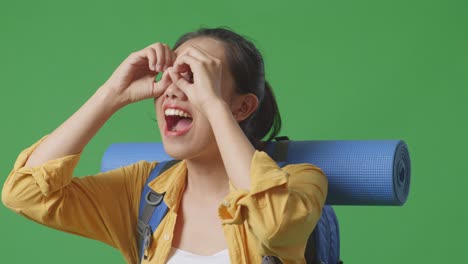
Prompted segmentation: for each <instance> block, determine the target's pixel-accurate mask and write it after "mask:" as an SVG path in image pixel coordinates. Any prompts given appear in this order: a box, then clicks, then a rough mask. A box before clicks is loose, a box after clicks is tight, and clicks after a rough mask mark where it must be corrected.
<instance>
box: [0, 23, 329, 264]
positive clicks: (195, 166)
mask: <svg viewBox="0 0 468 264" xmlns="http://www.w3.org/2000/svg"><path fill="white" fill-rule="evenodd" d="M159 72H163V75H162V77H161V79H160V80H159V81H155V76H156V75H157V74H158V73H159ZM147 98H154V107H155V110H156V116H157V120H158V125H159V129H160V131H161V137H162V141H163V144H164V148H165V150H166V152H167V153H168V154H169V155H171V156H172V157H174V158H175V159H179V160H182V161H181V162H179V163H178V164H177V165H175V166H173V167H172V168H170V169H169V170H167V171H166V172H164V173H163V174H161V175H160V176H159V177H158V178H156V179H155V180H154V181H152V182H150V183H149V184H148V185H149V186H150V188H152V189H153V190H154V191H156V192H158V193H164V192H165V193H166V195H165V196H164V202H165V203H166V204H167V206H168V208H169V211H168V213H167V215H166V216H165V218H164V219H163V221H162V222H161V224H160V225H159V226H158V228H157V229H156V230H155V232H154V233H153V241H152V243H151V245H150V247H149V249H148V250H147V251H146V252H145V256H144V258H142V259H141V263H171V264H175V263H260V262H261V260H262V256H277V257H278V258H279V259H280V260H281V261H282V262H283V263H305V261H304V249H305V245H306V242H307V238H308V236H309V234H310V233H311V232H312V231H313V229H314V227H315V225H316V223H317V221H318V219H319V217H320V214H321V211H322V207H323V205H324V203H325V198H326V195H327V187H328V182H327V178H326V177H325V175H324V174H323V172H322V171H321V170H320V169H319V168H317V167H315V166H313V165H311V164H295V165H288V166H285V167H283V168H279V167H278V165H277V164H276V163H275V162H274V161H273V160H272V159H271V158H270V157H269V156H268V155H267V154H266V153H265V152H263V151H262V144H261V140H262V139H263V138H264V137H265V136H267V135H269V138H268V140H271V139H272V138H274V137H275V136H276V135H277V134H278V132H279V130H280V126H281V119H280V116H279V112H278V107H277V105H276V102H275V99H274V96H273V93H272V91H271V87H270V86H269V85H268V83H267V82H266V80H265V74H264V65H263V59H262V56H261V55H260V53H259V51H258V50H257V49H256V48H255V46H254V45H253V44H252V43H251V42H249V41H248V40H246V39H244V38H243V37H241V36H240V35H238V34H236V33H234V32H232V31H230V30H228V29H223V28H215V29H200V30H198V31H195V32H191V33H188V34H185V35H184V36H182V37H181V38H180V39H179V40H178V41H177V42H176V44H175V46H174V48H173V50H171V49H170V48H169V46H168V45H166V44H161V43H156V44H153V45H150V46H148V47H146V48H144V49H142V50H140V51H136V52H133V53H131V54H130V55H129V56H128V57H127V58H126V59H125V60H124V61H123V62H122V63H121V65H119V67H118V68H117V69H116V70H115V72H114V73H113V74H112V76H111V77H110V78H109V79H108V80H107V81H106V82H105V83H104V84H103V85H102V86H101V87H100V88H99V89H98V90H97V91H96V93H95V94H94V95H93V96H92V97H91V98H90V99H89V100H88V101H87V102H86V103H85V104H84V105H83V106H82V107H81V108H80V109H79V110H78V111H77V112H76V113H74V114H73V115H72V116H71V117H70V118H69V119H68V120H67V121H66V122H64V123H63V124H62V125H61V126H59V127H58V128H57V129H55V131H53V132H52V133H51V134H50V135H48V136H46V137H44V138H42V139H41V140H40V141H39V142H37V143H35V144H34V145H32V146H31V147H29V148H28V149H26V150H24V151H23V152H22V153H21V154H20V156H19V157H18V159H17V161H16V163H15V165H14V168H13V171H12V172H11V173H10V175H9V176H8V179H7V181H6V182H5V184H4V187H3V191H2V200H3V203H4V204H5V205H6V206H7V207H9V208H11V209H12V210H13V211H15V212H17V213H19V214H22V215H24V216H26V217H28V218H30V219H32V220H34V221H36V222H39V223H41V224H44V225H47V226H50V227H53V228H56V229H59V230H63V231H66V232H70V233H73V234H78V235H81V236H85V237H89V238H92V239H97V240H100V241H102V242H104V243H107V244H109V245H111V246H113V247H115V248H117V249H118V250H120V251H121V252H122V254H123V256H124V257H125V259H126V261H127V262H128V263H138V262H139V261H140V256H139V252H138V248H137V241H138V234H137V230H136V226H137V220H138V207H139V200H140V196H141V192H142V188H143V186H144V184H145V180H146V179H147V177H148V175H149V173H150V171H151V170H152V169H153V168H154V167H155V166H156V162H146V161H141V162H138V163H135V164H132V165H130V166H126V167H122V168H119V169H116V170H113V171H109V172H105V173H100V174H98V175H94V176H86V177H79V178H77V177H72V174H73V170H74V168H75V166H76V164H77V163H78V160H79V157H80V154H81V152H82V150H83V148H84V147H85V146H86V144H87V143H88V142H89V141H90V140H91V138H92V137H93V136H94V135H95V134H96V133H97V131H98V130H99V129H100V128H101V126H102V125H103V124H104V123H105V122H106V121H107V120H108V119H109V117H111V116H112V115H113V114H114V113H115V112H117V111H118V110H119V109H120V108H122V107H124V106H126V105H128V104H131V103H134V102H137V101H140V100H143V99H147Z"/></svg>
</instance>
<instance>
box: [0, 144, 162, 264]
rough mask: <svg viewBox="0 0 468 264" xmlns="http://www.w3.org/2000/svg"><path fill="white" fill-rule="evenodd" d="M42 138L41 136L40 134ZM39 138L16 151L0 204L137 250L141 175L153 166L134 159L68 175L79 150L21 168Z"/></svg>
mask: <svg viewBox="0 0 468 264" xmlns="http://www.w3.org/2000/svg"><path fill="white" fill-rule="evenodd" d="M44 138H45V137H44ZM44 138H42V139H41V140H39V141H38V142H36V143H35V144H34V145H32V146H31V147H29V148H27V149H25V150H24V151H22V152H21V154H20V155H19V156H18V158H17V160H16V162H15V164H14V167H13V170H12V171H11V173H10V174H9V176H8V178H7V180H6V182H5V183H4V186H3V190H2V201H3V203H4V204H5V205H6V206H7V207H8V208H10V209H11V210H13V211H14V212H16V213H18V214H21V215H23V216H25V217H27V218H29V219H32V220H34V221H36V222H38V223H40V224H43V225H46V226H49V227H52V228H55V229H59V230H62V231H66V232H69V233H73V234H77V235H81V236H84V237H88V238H91V239H96V240H99V241H102V242H104V243H107V244H109V245H111V246H113V247H115V248H118V249H125V250H124V251H125V252H128V255H127V256H125V257H126V259H127V260H130V259H136V258H137V257H138V252H137V249H136V245H135V243H134V242H135V241H137V240H136V239H137V234H136V228H135V226H136V221H137V219H138V217H137V214H138V204H139V198H140V192H141V189H142V187H143V185H144V182H145V180H146V177H142V175H145V176H147V175H149V172H150V171H151V169H152V168H154V166H155V165H156V163H155V162H152V163H150V162H144V161H141V162H138V163H135V164H132V165H129V166H126V167H121V168H118V169H115V170H111V171H107V172H104V173H99V174H96V175H92V176H91V175H90V176H84V177H73V171H74V169H75V167H76V165H77V164H78V161H79V159H80V155H81V153H78V154H75V155H69V156H65V157H61V158H58V159H54V160H50V161H47V162H45V163H44V164H42V165H39V166H34V167H25V166H24V165H25V163H26V161H27V160H28V158H29V156H30V155H31V153H32V152H33V151H34V150H35V149H36V148H37V146H38V145H39V144H40V143H41V142H42V141H43V140H44Z"/></svg>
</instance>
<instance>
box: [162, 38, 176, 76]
mask: <svg viewBox="0 0 468 264" xmlns="http://www.w3.org/2000/svg"><path fill="white" fill-rule="evenodd" d="M164 50H165V55H166V56H165V60H166V61H165V63H164V67H163V71H165V70H166V69H167V68H169V67H170V66H172V63H173V62H174V61H173V53H174V52H172V50H171V48H170V47H169V46H168V45H167V44H164Z"/></svg>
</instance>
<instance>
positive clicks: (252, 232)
mask: <svg viewBox="0 0 468 264" xmlns="http://www.w3.org/2000/svg"><path fill="white" fill-rule="evenodd" d="M42 140H43V139H42ZM42 140H40V141H38V142H36V143H35V144H34V145H33V146H31V147H30V148H27V149H25V150H24V151H23V152H22V153H21V154H20V155H19V157H18V159H17V160H16V162H15V165H14V168H13V171H12V172H11V173H10V175H9V176H8V179H7V180H6V182H5V184H4V186H3V191H2V201H3V203H4V204H5V205H6V206H7V207H9V208H10V209H12V210H13V211H15V212H16V213H18V214H21V215H24V216H25V217H27V218H29V219H32V220H34V221H36V222H38V223H41V224H44V225H47V226H49V227H52V228H56V229H59V230H63V231H66V232H69V233H73V234H77V235H81V236H84V237H88V238H92V239H96V240H100V241H102V242H104V243H107V244H109V245H111V246H112V247H115V248H117V249H118V250H119V251H120V252H122V254H123V256H124V257H125V259H126V261H127V262H128V263H138V249H137V247H138V246H137V245H138V243H137V239H138V233H137V231H136V230H137V228H136V227H137V221H138V208H139V202H140V196H141V191H142V188H143V185H144V183H145V181H146V179H147V177H148V176H149V173H150V171H151V170H152V169H153V168H154V167H155V166H156V162H147V161H140V162H137V163H135V164H132V165H129V166H126V167H122V168H118V169H115V170H112V171H108V172H104V173H99V174H97V175H93V176H86V177H73V170H74V168H75V166H76V165H77V163H78V161H79V158H80V154H76V155H70V156H66V157H62V158H59V159H56V160H51V161H48V162H46V163H45V164H43V165H40V166H36V167H24V164H25V163H26V161H27V159H28V157H29V156H30V154H31V153H32V152H33V151H34V149H35V148H36V147H37V146H38V144H39V143H40V142H41V141H42ZM186 176H187V167H186V163H185V162H184V161H182V162H179V163H178V164H177V165H175V166H173V167H172V168H170V169H169V170H167V171H166V172H164V173H163V174H161V175H160V176H159V177H157V178H156V179H155V180H153V181H152V182H150V183H149V186H150V187H151V188H152V189H153V190H154V191H156V192H159V193H162V192H166V195H165V196H164V201H165V203H166V204H167V206H168V208H169V211H168V213H167V215H166V217H165V218H164V219H163V221H162V222H161V224H160V225H159V227H158V228H157V229H156V230H155V232H154V234H153V241H152V243H151V246H150V250H149V257H148V259H147V260H145V261H143V262H142V263H158V264H159V263H161V264H163V263H166V261H167V259H168V255H169V252H170V249H171V244H172V238H173V234H174V226H175V223H176V218H177V209H178V206H179V201H180V200H181V197H182V190H183V188H184V184H185V179H186ZM250 177H251V189H250V190H240V189H239V190H238V189H236V188H235V187H234V186H233V185H232V184H231V185H230V193H229V194H228V195H227V196H226V197H225V199H224V200H223V201H220V205H219V210H218V213H219V219H220V223H221V224H222V226H223V231H224V235H225V237H226V241H227V245H228V250H229V257H230V260H231V263H235V264H237V263H261V258H262V256H264V255H274V256H279V257H280V259H281V260H282V262H283V263H284V264H291V263H305V260H304V250H305V246H306V243H307V238H308V237H309V234H310V233H311V232H312V231H313V229H314V227H315V225H316V223H317V221H318V219H319V217H320V215H321V212H322V207H323V206H324V203H325V199H326V195H327V189H328V182H327V178H326V177H325V175H324V174H323V172H322V171H321V170H320V169H319V168H318V167H316V166H313V165H311V164H295V165H287V166H285V167H283V168H279V167H278V165H277V164H276V162H275V161H273V160H272V159H271V158H270V157H269V156H268V155H267V154H266V153H265V152H261V151H256V152H255V154H254V157H253V159H252V163H251V173H250Z"/></svg>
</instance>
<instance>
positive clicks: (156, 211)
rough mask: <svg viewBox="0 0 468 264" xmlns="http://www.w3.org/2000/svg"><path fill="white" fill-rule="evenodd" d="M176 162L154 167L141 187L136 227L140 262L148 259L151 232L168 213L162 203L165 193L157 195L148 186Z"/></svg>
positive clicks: (162, 163) (167, 162)
mask: <svg viewBox="0 0 468 264" xmlns="http://www.w3.org/2000/svg"><path fill="white" fill-rule="evenodd" d="M177 162H178V160H170V161H164V162H161V163H159V164H158V165H156V167H155V168H154V169H153V170H152V171H151V173H150V175H149V176H148V179H146V182H145V185H144V187H143V191H142V193H141V197H140V207H139V212H138V226H137V231H138V234H139V237H138V250H139V253H140V262H141V259H143V258H144V259H146V258H147V257H148V254H147V253H148V252H147V249H148V248H149V246H150V245H151V239H152V237H153V232H154V230H156V228H157V227H158V226H159V224H160V223H161V221H162V220H163V218H164V216H166V213H167V211H168V208H167V205H166V203H164V195H165V193H157V192H155V191H153V190H152V189H151V188H150V187H149V186H148V184H149V183H150V182H151V181H152V180H154V179H155V178H156V177H158V176H159V175H160V174H162V173H163V172H164V171H166V170H167V169H169V168H170V167H172V166H173V165H175V164H176V163H177Z"/></svg>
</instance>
